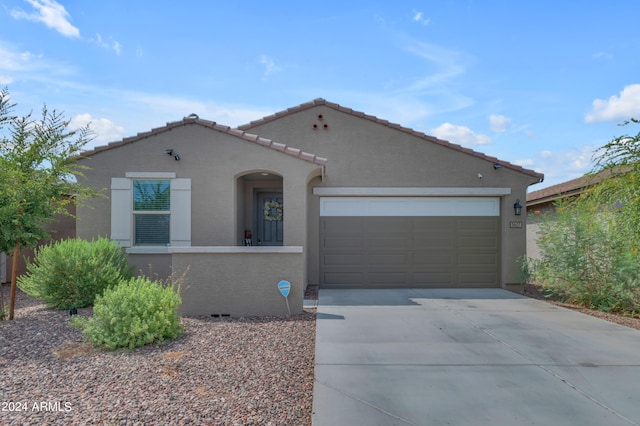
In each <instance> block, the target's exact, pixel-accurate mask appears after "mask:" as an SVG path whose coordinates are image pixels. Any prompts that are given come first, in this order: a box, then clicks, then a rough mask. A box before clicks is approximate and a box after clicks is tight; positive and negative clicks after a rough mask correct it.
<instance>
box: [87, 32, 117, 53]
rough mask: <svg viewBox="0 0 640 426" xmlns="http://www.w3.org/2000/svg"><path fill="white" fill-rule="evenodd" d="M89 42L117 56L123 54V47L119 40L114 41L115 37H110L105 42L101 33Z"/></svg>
mask: <svg viewBox="0 0 640 426" xmlns="http://www.w3.org/2000/svg"><path fill="white" fill-rule="evenodd" d="M89 42H90V43H94V44H96V45H98V46H100V47H102V48H103V49H108V50H113V51H114V52H115V53H116V55H120V53H121V52H122V45H121V44H120V43H119V42H118V41H117V40H114V39H113V37H108V38H107V39H106V40H105V39H103V38H102V36H101V35H100V34H99V33H97V34H96V37H95V38H90V39H89Z"/></svg>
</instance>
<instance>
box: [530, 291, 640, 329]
mask: <svg viewBox="0 0 640 426" xmlns="http://www.w3.org/2000/svg"><path fill="white" fill-rule="evenodd" d="M523 295H525V296H527V297H531V298H533V299H538V300H542V301H545V302H547V303H552V304H554V305H557V306H562V307H564V308H567V309H572V310H574V311H578V312H581V313H583V314H587V315H591V316H594V317H598V318H601V319H603V320H606V321H609V322H613V323H616V324H620V325H624V326H626V327H630V328H635V329H637V330H640V318H637V317H629V316H624V315H616V314H613V313H609V312H600V311H596V310H593V309H587V308H585V307H584V306H578V305H572V304H570V303H564V302H560V301H557V300H553V299H549V298H547V297H545V296H544V294H543V292H542V287H540V286H538V285H535V284H525V285H524V287H523Z"/></svg>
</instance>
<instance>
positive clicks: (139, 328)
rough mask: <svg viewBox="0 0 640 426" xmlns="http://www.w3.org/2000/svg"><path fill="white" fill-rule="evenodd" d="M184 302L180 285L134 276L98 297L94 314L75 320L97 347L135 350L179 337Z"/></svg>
mask: <svg viewBox="0 0 640 426" xmlns="http://www.w3.org/2000/svg"><path fill="white" fill-rule="evenodd" d="M181 302H182V300H181V298H180V286H179V285H178V286H173V285H163V284H162V283H161V282H158V281H151V280H150V279H149V278H146V277H138V278H132V279H130V280H127V281H124V280H123V281H121V282H120V283H119V284H118V285H116V286H115V287H113V288H109V289H107V290H105V292H104V293H103V294H102V295H100V296H98V297H97V298H96V302H95V305H94V308H93V316H92V317H90V318H88V319H82V318H78V317H76V318H75V319H74V322H75V324H76V325H79V326H81V327H82V328H83V330H82V333H83V334H84V336H85V337H86V338H87V339H88V340H89V341H90V342H91V343H92V344H93V345H94V346H98V347H103V348H106V349H117V348H130V349H133V348H136V347H139V346H144V345H147V344H150V343H161V342H163V341H165V340H168V339H173V338H175V337H177V336H179V335H180V334H181V333H182V327H181V326H180V317H179V316H178V312H177V311H178V307H179V306H180V303H181Z"/></svg>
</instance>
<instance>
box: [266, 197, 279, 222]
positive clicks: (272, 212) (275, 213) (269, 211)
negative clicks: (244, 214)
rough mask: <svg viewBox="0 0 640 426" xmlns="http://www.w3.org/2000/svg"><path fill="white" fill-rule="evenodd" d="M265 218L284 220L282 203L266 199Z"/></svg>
mask: <svg viewBox="0 0 640 426" xmlns="http://www.w3.org/2000/svg"><path fill="white" fill-rule="evenodd" d="M262 216H263V218H264V220H271V221H282V203H279V202H277V201H266V202H265V203H264V212H263V214H262Z"/></svg>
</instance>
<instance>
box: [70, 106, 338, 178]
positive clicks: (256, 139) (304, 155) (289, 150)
mask: <svg viewBox="0 0 640 426" xmlns="http://www.w3.org/2000/svg"><path fill="white" fill-rule="evenodd" d="M190 124H197V125H200V126H203V127H207V128H210V129H214V130H217V131H219V132H222V133H227V134H229V135H231V136H235V137H237V138H240V139H244V140H246V141H249V142H253V143H255V144H258V145H262V146H264V147H266V148H269V149H273V150H275V151H279V152H282V153H284V154H287V155H291V156H293V157H296V158H299V159H301V160H304V161H308V162H311V163H315V164H318V165H320V166H324V165H325V164H327V159H326V158H323V157H319V156H317V155H314V154H311V153H308V152H304V151H301V150H299V149H297V148H293V147H291V146H287V145H285V144H281V143H278V142H274V141H272V140H271V139H266V138H262V137H260V136H257V135H254V134H251V133H247V132H245V131H243V130H240V129H234V128H231V127H229V126H223V125H221V124H217V123H216V122H215V121H209V120H202V119H200V118H198V117H194V116H189V117H185V118H183V119H182V120H180V121H175V122H172V123H167V124H166V125H165V126H162V127H157V128H155V129H151V130H150V131H148V132H142V133H138V134H137V135H136V136H131V137H128V138H124V139H122V140H121V141H118V142H111V143H109V144H108V145H103V146H98V147H95V148H94V149H92V150H90V151H85V152H83V153H82V156H84V157H89V156H91V155H94V154H97V153H100V152H102V151H106V150H110V149H113V148H117V147H119V146H122V145H127V144H130V143H134V142H137V141H139V140H142V139H145V138H148V137H150V136H154V135H158V134H160V133H164V132H168V131H170V130H172V129H175V128H177V127H181V126H186V125H190Z"/></svg>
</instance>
